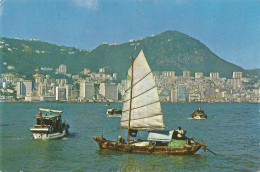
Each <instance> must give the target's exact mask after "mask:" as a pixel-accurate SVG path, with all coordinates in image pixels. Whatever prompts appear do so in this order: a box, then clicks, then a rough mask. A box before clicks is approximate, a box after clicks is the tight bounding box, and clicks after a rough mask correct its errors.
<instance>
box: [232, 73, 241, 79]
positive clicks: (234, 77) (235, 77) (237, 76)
mask: <svg viewBox="0 0 260 172" xmlns="http://www.w3.org/2000/svg"><path fill="white" fill-rule="evenodd" d="M242 76H243V73H242V72H233V77H232V78H233V79H241V78H242Z"/></svg>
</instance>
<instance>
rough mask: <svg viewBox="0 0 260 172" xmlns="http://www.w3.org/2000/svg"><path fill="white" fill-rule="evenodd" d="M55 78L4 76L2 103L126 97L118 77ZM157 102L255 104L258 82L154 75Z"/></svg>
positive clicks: (62, 70) (101, 73) (237, 75)
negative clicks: (157, 95)
mask: <svg viewBox="0 0 260 172" xmlns="http://www.w3.org/2000/svg"><path fill="white" fill-rule="evenodd" d="M57 72H58V73H57V74H58V75H57V76H58V77H56V78H55V77H52V76H50V75H43V74H35V75H33V77H34V80H24V79H23V78H16V77H15V75H14V74H11V73H6V74H2V75H1V77H0V97H1V101H2V100H4V101H14V100H15V99H16V100H19V101H83V102H84V101H89V102H93V101H98V102H100V101H106V100H109V101H118V100H120V99H121V97H122V96H124V94H125V92H124V91H125V90H126V89H127V87H129V86H128V83H127V82H126V80H122V81H121V82H118V81H117V74H116V73H111V74H108V73H106V70H105V68H99V70H98V73H95V72H91V70H90V69H87V68H84V69H83V70H82V72H80V73H79V74H76V75H75V74H74V75H68V74H67V66H66V65H64V64H61V65H60V66H59V68H58V70H57ZM153 74H154V78H155V81H156V84H157V88H158V93H159V97H160V101H162V102H164V101H166V102H250V103H251V102H252V103H258V102H259V101H260V98H259V93H260V91H259V87H260V81H259V79H258V78H256V77H251V78H246V77H243V73H242V72H237V71H234V72H233V73H232V75H231V76H230V79H227V78H223V77H220V74H219V73H218V72H210V73H209V74H208V75H205V74H204V73H202V72H195V73H194V75H193V76H191V73H190V71H187V70H185V71H183V74H182V75H181V76H176V75H175V71H161V72H160V71H154V72H153Z"/></svg>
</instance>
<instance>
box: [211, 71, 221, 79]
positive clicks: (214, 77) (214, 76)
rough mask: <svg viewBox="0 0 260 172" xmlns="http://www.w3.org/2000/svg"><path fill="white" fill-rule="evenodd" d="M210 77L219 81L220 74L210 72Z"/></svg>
mask: <svg viewBox="0 0 260 172" xmlns="http://www.w3.org/2000/svg"><path fill="white" fill-rule="evenodd" d="M209 77H210V79H219V73H218V72H210V73H209Z"/></svg>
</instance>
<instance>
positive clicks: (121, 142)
mask: <svg viewBox="0 0 260 172" xmlns="http://www.w3.org/2000/svg"><path fill="white" fill-rule="evenodd" d="M118 140H119V144H125V140H124V139H123V137H122V136H121V135H119V136H118Z"/></svg>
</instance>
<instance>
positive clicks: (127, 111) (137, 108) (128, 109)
mask: <svg viewBox="0 0 260 172" xmlns="http://www.w3.org/2000/svg"><path fill="white" fill-rule="evenodd" d="M157 102H159V101H156V102H152V103H149V104H145V105H142V106H139V107H135V108H132V109H131V110H135V109H138V108H142V107H145V106H148V105H151V104H154V103H157ZM129 110H130V109H127V110H124V111H122V112H128V111H129Z"/></svg>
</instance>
